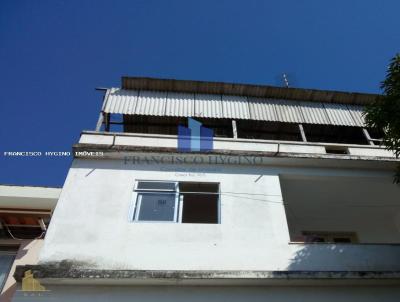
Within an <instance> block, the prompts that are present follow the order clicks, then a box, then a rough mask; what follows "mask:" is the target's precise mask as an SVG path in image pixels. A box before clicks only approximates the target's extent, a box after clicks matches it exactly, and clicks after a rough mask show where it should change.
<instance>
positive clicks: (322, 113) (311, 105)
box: [300, 102, 330, 125]
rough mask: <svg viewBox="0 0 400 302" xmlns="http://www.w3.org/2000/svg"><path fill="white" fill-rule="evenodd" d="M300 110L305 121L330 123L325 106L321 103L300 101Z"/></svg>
mask: <svg viewBox="0 0 400 302" xmlns="http://www.w3.org/2000/svg"><path fill="white" fill-rule="evenodd" d="M300 110H301V113H302V114H303V118H304V122H305V123H308V124H323V125H329V124H330V121H329V118H328V115H327V113H326V110H325V107H324V105H323V104H322V103H315V102H301V106H300Z"/></svg>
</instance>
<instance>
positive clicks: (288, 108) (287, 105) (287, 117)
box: [275, 100, 305, 123]
mask: <svg viewBox="0 0 400 302" xmlns="http://www.w3.org/2000/svg"><path fill="white" fill-rule="evenodd" d="M275 109H276V114H277V117H278V121H280V122H287V123H304V122H305V121H304V119H303V115H302V113H301V109H300V102H297V101H290V100H279V102H277V101H276V100H275Z"/></svg>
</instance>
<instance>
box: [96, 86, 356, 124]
mask: <svg viewBox="0 0 400 302" xmlns="http://www.w3.org/2000/svg"><path fill="white" fill-rule="evenodd" d="M106 96H107V98H106V100H105V105H104V112H108V113H119V114H133V115H153V116H177V117H190V116H195V117H204V118H230V119H250V120H264V121H278V122H288V123H306V124H323V125H343V126H359V127H363V125H364V117H363V106H358V105H345V104H337V103H318V102H306V101H294V100H285V99H266V98H256V97H245V96H234V95H221V94H195V93H183V92H166V91H148V90H143V91H136V90H125V89H116V88H111V89H109V90H108V93H107V94H106Z"/></svg>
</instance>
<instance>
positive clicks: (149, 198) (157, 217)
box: [138, 193, 176, 221]
mask: <svg viewBox="0 0 400 302" xmlns="http://www.w3.org/2000/svg"><path fill="white" fill-rule="evenodd" d="M138 198H140V200H141V204H140V212H139V215H138V220H142V221H174V215H175V200H176V198H175V194H165V193H139V194H138ZM138 200H139V199H138Z"/></svg>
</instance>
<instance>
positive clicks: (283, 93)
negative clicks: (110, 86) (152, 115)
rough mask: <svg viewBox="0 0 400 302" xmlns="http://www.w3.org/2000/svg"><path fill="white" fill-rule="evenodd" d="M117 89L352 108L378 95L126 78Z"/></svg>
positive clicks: (368, 101)
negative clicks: (217, 95) (265, 99)
mask: <svg viewBox="0 0 400 302" xmlns="http://www.w3.org/2000/svg"><path fill="white" fill-rule="evenodd" d="M121 88H122V89H129V90H153V91H174V92H186V93H204V94H226V95H239V96H249V97H260V98H276V99H289V100H299V101H314V102H323V103H342V104H355V105H367V104H371V103H373V102H374V101H375V100H377V99H379V98H380V97H381V96H382V95H380V94H372V93H359V92H344V91H334V90H318V89H304V88H286V87H277V86H269V85H254V84H239V83H226V82H208V81H191V80H176V79H161V78H149V77H129V76H123V77H122V78H121Z"/></svg>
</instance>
